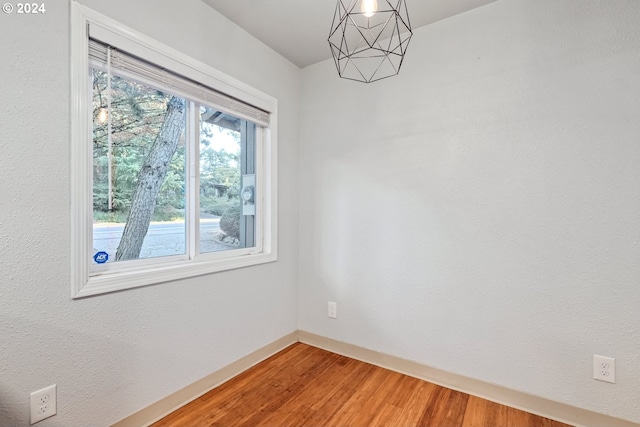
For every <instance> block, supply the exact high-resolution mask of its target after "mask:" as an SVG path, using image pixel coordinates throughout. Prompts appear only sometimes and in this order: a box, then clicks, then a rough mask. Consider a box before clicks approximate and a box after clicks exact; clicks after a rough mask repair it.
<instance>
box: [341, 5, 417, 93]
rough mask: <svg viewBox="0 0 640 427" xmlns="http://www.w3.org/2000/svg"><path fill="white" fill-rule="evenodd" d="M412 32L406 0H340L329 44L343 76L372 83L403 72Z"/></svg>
mask: <svg viewBox="0 0 640 427" xmlns="http://www.w3.org/2000/svg"><path fill="white" fill-rule="evenodd" d="M378 3H379V5H378ZM412 35H413V32H412V31H411V24H410V22H409V15H408V13H407V5H406V2H405V0H380V1H379V2H378V1H377V0H338V4H337V5H336V11H335V14H334V16H333V23H332V24H331V32H330V33H329V46H330V47H331V54H332V55H333V60H334V61H335V64H336V68H337V69H338V74H339V75H340V77H342V78H344V79H350V80H357V81H360V82H365V83H371V82H374V81H376V80H381V79H384V78H387V77H391V76H394V75H396V74H398V73H399V72H400V66H401V65H402V61H403V59H404V55H405V53H406V52H407V46H408V45H409V41H410V40H411V36H412Z"/></svg>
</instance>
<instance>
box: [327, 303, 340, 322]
mask: <svg viewBox="0 0 640 427" xmlns="http://www.w3.org/2000/svg"><path fill="white" fill-rule="evenodd" d="M327 310H328V312H327V316H329V317H330V318H332V319H337V318H338V304H336V303H335V302H329V303H328V304H327Z"/></svg>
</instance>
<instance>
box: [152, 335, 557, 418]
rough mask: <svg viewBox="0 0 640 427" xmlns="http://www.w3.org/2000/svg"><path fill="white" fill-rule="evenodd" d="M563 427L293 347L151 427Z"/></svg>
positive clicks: (307, 348) (320, 352) (347, 360)
mask: <svg viewBox="0 0 640 427" xmlns="http://www.w3.org/2000/svg"><path fill="white" fill-rule="evenodd" d="M178 426H180V427H209V426H211V427H213V426H216V427H217V426H225V427H226V426H250V427H257V426H273V427H286V426H312V427H329V426H339V427H342V426H362V427H374V426H388V427H396V426H397V427H410V426H433V427H504V426H509V427H566V424H562V423H559V422H556V421H552V420H549V419H547V418H542V417H538V416H535V415H532V414H528V413H526V412H522V411H519V410H516V409H513V408H508V407H506V406H503V405H499V404H497V403H493V402H489V401H487V400H484V399H480V398H477V397H473V396H469V395H467V394H464V393H460V392H457V391H453V390H450V389H446V388H443V387H439V386H437V385H434V384H431V383H428V382H425V381H421V380H418V379H416V378H413V377H409V376H406V375H402V374H399V373H397V372H393V371H389V370H386V369H383V368H379V367H377V366H373V365H370V364H367V363H364V362H360V361H357V360H354V359H350V358H348V357H344V356H340V355H337V354H334V353H331V352H328V351H324V350H321V349H318V348H315V347H311V346H308V345H305V344H302V343H297V344H294V345H292V346H290V347H288V348H286V349H284V350H283V351H281V352H280V353H278V354H276V355H274V356H272V357H271V358H269V359H267V360H265V361H264V362H262V363H260V364H258V365H256V366H254V367H253V368H251V369H249V370H247V371H245V372H243V373H242V374H240V375H239V376H237V377H235V378H233V379H232V380H230V381H228V382H226V383H224V384H223V385H221V386H219V387H218V388H216V389H214V390H212V391H210V392H209V393H207V394H205V395H203V396H202V397H200V398H198V399H196V400H195V401H193V402H191V403H189V404H188V405H186V406H184V407H182V408H180V409H179V410H177V411H176V412H174V413H172V414H170V415H168V416H167V417H165V418H164V419H162V420H160V421H158V422H157V423H155V424H153V426H152V427H178Z"/></svg>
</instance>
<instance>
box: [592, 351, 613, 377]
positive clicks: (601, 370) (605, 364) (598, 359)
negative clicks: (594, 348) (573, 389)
mask: <svg viewBox="0 0 640 427" xmlns="http://www.w3.org/2000/svg"><path fill="white" fill-rule="evenodd" d="M593 378H595V379H596V380H600V381H606V382H608V383H615V382H616V359H614V358H613V357H606V356H598V355H597V354H594V355H593Z"/></svg>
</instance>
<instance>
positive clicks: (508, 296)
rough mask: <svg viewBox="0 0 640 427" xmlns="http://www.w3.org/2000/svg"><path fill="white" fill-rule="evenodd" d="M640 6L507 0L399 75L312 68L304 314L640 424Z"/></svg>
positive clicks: (316, 324)
mask: <svg viewBox="0 0 640 427" xmlns="http://www.w3.org/2000/svg"><path fill="white" fill-rule="evenodd" d="M638 17H640V2H639V1H637V0H601V1H598V0H590V1H584V0H502V1H499V2H496V3H491V4H489V5H488V6H485V7H482V8H480V9H476V10H473V11H471V12H469V13H465V14H463V15H460V16H457V17H454V18H451V19H447V20H444V21H441V22H439V23H436V24H434V25H431V26H428V27H423V28H420V29H418V30H417V31H416V32H415V36H414V39H413V40H412V42H411V43H412V44H411V46H410V47H409V51H408V55H407V59H406V62H405V64H404V68H403V70H402V71H401V73H400V75H399V76H397V77H394V78H391V79H388V80H384V81H381V82H378V83H374V84H371V85H365V84H360V83H354V82H350V81H344V80H340V79H338V78H337V76H336V72H335V69H334V66H333V63H332V62H331V61H325V62H322V63H319V64H316V65H314V66H311V67H308V68H306V69H304V70H303V79H302V80H303V86H302V99H303V111H302V122H301V135H302V138H301V142H300V170H301V179H300V329H302V330H306V331H309V332H312V333H315V334H319V335H323V336H327V337H330V338H333V339H337V340H341V341H345V342H348V343H351V344H356V345H359V346H362V347H366V348H369V349H373V350H378V351H382V352H385V353H388V354H392V355H395V356H399V357H402V358H406V359H411V360H415V361H418V362H421V363H423V364H426V365H430V366H434V367H437V368H440V369H443V370H446V371H450V372H454V373H458V374H462V375H465V376H468V377H472V378H476V379H480V380H484V381H487V382H490V383H496V384H499V385H503V386H506V387H508V388H512V389H516V390H520V391H524V392H527V393H531V394H534V395H538V396H543V397H547V398H550V399H553V400H557V401H560V402H564V403H568V404H571V405H576V406H579V407H583V408H588V409H591V410H594V411H598V412H601V413H605V414H609V415H612V416H616V417H620V418H624V419H628V420H632V421H636V422H640V406H639V405H640V403H639V402H640V387H639V386H638V385H639V384H640V262H639V260H640V244H639V241H640V190H639V189H640V167H639V165H640V119H639V118H640V26H639V25H638V23H639V21H638ZM327 301H337V303H338V319H337V320H332V319H328V318H327V315H326V310H327V308H326V307H327ZM594 353H595V354H602V355H607V356H612V357H615V358H616V361H617V374H618V382H617V384H615V385H612V384H607V383H602V382H597V381H594V380H592V379H591V375H592V355H593V354H594Z"/></svg>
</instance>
